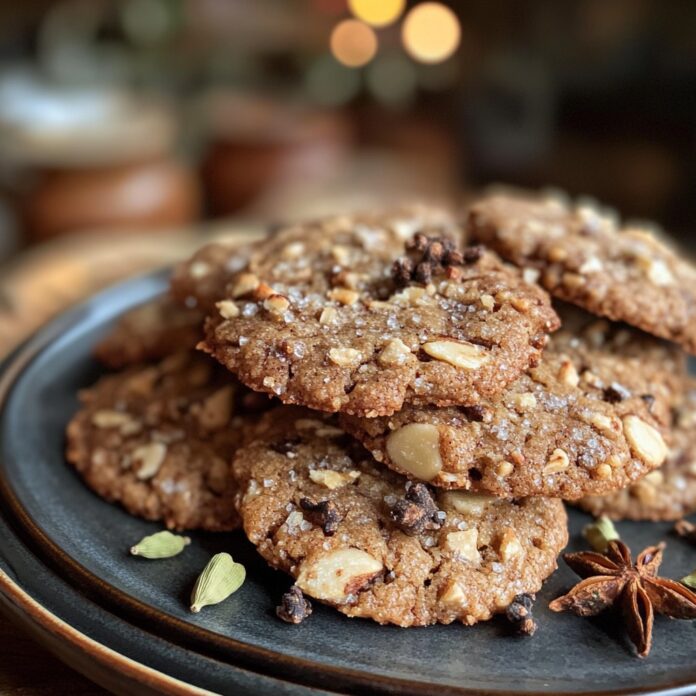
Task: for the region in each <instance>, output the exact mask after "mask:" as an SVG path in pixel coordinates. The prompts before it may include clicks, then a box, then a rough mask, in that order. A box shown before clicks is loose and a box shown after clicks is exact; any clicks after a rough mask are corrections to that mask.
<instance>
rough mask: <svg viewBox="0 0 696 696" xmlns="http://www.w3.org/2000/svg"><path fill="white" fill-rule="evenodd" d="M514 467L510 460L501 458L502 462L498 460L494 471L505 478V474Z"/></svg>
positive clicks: (510, 471)
mask: <svg viewBox="0 0 696 696" xmlns="http://www.w3.org/2000/svg"><path fill="white" fill-rule="evenodd" d="M514 469H515V465H514V464H513V463H512V462H508V461H505V460H503V461H502V462H498V464H497V466H496V467H495V473H496V474H497V475H498V476H500V477H501V478H505V477H506V476H509V475H510V474H511V473H512V472H513V471H514Z"/></svg>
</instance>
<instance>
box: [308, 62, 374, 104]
mask: <svg viewBox="0 0 696 696" xmlns="http://www.w3.org/2000/svg"><path fill="white" fill-rule="evenodd" d="M360 86H361V82H360V72H358V71H356V70H352V69H351V68H347V67H345V66H344V65H341V64H340V63H338V62H337V61H336V60H335V59H334V57H333V56H330V55H328V54H326V55H323V56H321V57H320V58H318V59H317V60H316V61H314V63H312V65H311V66H310V67H309V69H308V70H307V73H306V75H305V89H306V90H307V94H308V96H309V97H310V99H311V100H312V101H313V102H315V103H316V104H320V105H321V106H341V105H343V104H345V103H347V102H349V101H350V100H351V99H353V97H355V96H356V95H357V94H358V92H359V91H360Z"/></svg>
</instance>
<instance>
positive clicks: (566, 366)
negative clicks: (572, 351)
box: [558, 360, 580, 387]
mask: <svg viewBox="0 0 696 696" xmlns="http://www.w3.org/2000/svg"><path fill="white" fill-rule="evenodd" d="M558 379H560V380H561V382H563V384H567V385H568V386H569V387H577V386H578V383H579V382H580V376H579V375H578V371H577V370H576V369H575V365H573V363H572V362H571V361H570V360H564V361H563V362H562V364H561V368H560V370H559V371H558Z"/></svg>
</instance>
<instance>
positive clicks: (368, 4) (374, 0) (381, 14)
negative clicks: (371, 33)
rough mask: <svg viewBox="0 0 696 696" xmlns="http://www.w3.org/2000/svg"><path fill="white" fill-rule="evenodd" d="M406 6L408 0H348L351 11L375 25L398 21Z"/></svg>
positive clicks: (364, 20) (383, 25) (379, 25)
mask: <svg viewBox="0 0 696 696" xmlns="http://www.w3.org/2000/svg"><path fill="white" fill-rule="evenodd" d="M405 6H406V0H348V7H349V8H350V11H351V12H352V13H353V14H354V15H355V16H356V17H357V18H358V19H362V21H363V22H367V23H368V24H371V25H372V26H373V27H386V26H387V25H388V24H392V23H393V22H396V20H397V19H399V17H401V13H402V12H403V11H404V7H405Z"/></svg>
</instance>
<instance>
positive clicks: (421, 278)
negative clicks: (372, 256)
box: [392, 232, 464, 286]
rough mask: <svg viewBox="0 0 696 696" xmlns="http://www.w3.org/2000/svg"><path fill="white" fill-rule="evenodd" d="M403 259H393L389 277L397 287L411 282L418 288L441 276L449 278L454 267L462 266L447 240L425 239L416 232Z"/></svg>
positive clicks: (452, 244) (456, 250)
mask: <svg viewBox="0 0 696 696" xmlns="http://www.w3.org/2000/svg"><path fill="white" fill-rule="evenodd" d="M406 253H407V256H405V257H403V258H400V259H397V260H396V261H395V262H394V264H393V266H392V277H393V279H394V281H395V282H396V284H397V285H399V286H404V285H407V284H408V283H410V282H413V281H415V282H416V283H420V284H422V285H427V284H428V283H430V282H432V280H433V276H435V275H436V274H438V273H444V274H445V275H446V276H447V277H448V278H453V277H454V276H456V273H453V272H452V271H453V269H454V267H455V266H461V265H462V264H463V263H464V255H463V254H462V253H461V252H460V251H459V250H458V249H457V248H456V246H455V243H454V240H453V239H450V238H449V237H428V236H426V235H425V234H423V233H422V232H417V233H416V234H414V235H413V237H412V239H411V240H410V241H408V242H407V243H406Z"/></svg>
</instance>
